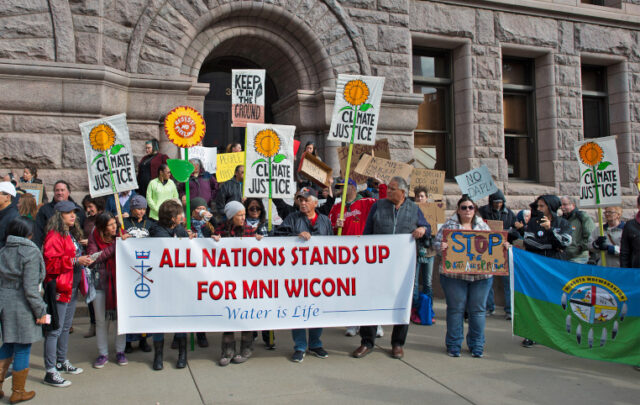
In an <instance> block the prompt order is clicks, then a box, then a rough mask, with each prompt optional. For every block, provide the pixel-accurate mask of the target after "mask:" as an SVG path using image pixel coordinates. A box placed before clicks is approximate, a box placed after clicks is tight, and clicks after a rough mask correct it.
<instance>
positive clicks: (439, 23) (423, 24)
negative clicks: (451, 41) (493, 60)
mask: <svg viewBox="0 0 640 405" xmlns="http://www.w3.org/2000/svg"><path fill="white" fill-rule="evenodd" d="M409 16H410V27H411V30H412V31H420V32H432V33H436V34H443V35H454V36H459V37H465V38H473V36H474V35H475V32H476V13H475V10H474V9H473V8H467V7H456V6H452V5H444V4H438V3H432V2H426V1H412V2H411V5H410V11H409Z"/></svg>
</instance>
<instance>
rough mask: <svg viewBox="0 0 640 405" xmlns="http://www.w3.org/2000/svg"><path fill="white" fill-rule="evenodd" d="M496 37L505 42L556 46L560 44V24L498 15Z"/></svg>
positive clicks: (516, 15)
mask: <svg viewBox="0 0 640 405" xmlns="http://www.w3.org/2000/svg"><path fill="white" fill-rule="evenodd" d="M496 36H497V37H498V39H500V40H501V41H503V42H513V43H518V44H527V45H535V46H555V45H556V44H557V43H558V22H557V21H556V20H552V19H550V18H540V17H531V16H525V15H520V14H510V13H497V17H496Z"/></svg>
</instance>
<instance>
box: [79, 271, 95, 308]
mask: <svg viewBox="0 0 640 405" xmlns="http://www.w3.org/2000/svg"><path fill="white" fill-rule="evenodd" d="M92 272H93V270H91V269H90V268H88V267H83V268H82V280H81V281H80V292H81V293H82V295H84V297H85V300H84V301H85V302H86V303H87V304H88V303H90V302H92V301H93V300H95V299H96V286H95V282H94V279H93V277H92Z"/></svg>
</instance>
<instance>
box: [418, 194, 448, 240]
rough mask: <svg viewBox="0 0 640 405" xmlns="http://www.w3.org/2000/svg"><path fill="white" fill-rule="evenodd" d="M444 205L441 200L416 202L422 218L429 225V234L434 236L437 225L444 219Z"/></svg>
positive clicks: (442, 222)
mask: <svg viewBox="0 0 640 405" xmlns="http://www.w3.org/2000/svg"><path fill="white" fill-rule="evenodd" d="M445 205H446V204H445V203H444V202H443V201H436V202H426V203H420V204H418V207H420V210H421V211H422V214H423V215H424V218H425V219H426V220H427V222H428V223H429V225H431V235H434V236H435V235H436V234H437V233H438V225H439V224H444V222H445V221H446V218H445V212H444V209H445Z"/></svg>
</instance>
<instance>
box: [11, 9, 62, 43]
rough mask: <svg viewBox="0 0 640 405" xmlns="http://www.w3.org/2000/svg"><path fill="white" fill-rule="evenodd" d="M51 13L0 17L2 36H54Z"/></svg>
mask: <svg viewBox="0 0 640 405" xmlns="http://www.w3.org/2000/svg"><path fill="white" fill-rule="evenodd" d="M52 36H53V27H52V24H51V15H50V14H48V13H40V14H25V15H20V16H11V17H0V38H1V39H11V38H37V37H52Z"/></svg>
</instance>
